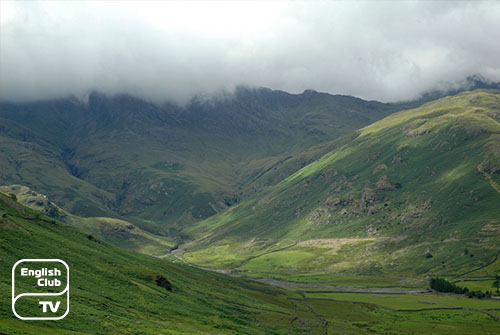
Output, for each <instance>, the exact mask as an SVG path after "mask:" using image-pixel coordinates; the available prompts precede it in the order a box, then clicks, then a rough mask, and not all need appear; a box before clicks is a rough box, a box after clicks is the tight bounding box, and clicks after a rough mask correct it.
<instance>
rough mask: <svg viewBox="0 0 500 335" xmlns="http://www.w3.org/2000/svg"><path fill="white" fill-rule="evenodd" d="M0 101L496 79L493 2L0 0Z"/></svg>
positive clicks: (498, 48)
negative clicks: (94, 93) (238, 87)
mask: <svg viewBox="0 0 500 335" xmlns="http://www.w3.org/2000/svg"><path fill="white" fill-rule="evenodd" d="M0 6H1V8H0V16H1V17H0V18H1V21H0V22H1V26H0V99H2V100H14V101H27V100H37V99H45V98H54V97H60V96H67V95H76V96H78V97H85V96H86V95H87V94H88V93H89V92H90V91H92V90H99V91H103V92H105V93H109V94H113V93H129V94H133V95H137V96H140V97H142V98H145V99H149V100H152V101H156V102H161V101H164V100H171V101H174V102H178V103H183V102H186V101H187V100H188V99H189V98H190V97H192V96H193V95H195V94H200V93H209V94H210V93H215V92H219V91H221V90H231V89H232V88H234V87H235V86H236V85H240V84H244V85H253V86H266V87H270V88H273V89H282V90H286V91H290V92H301V91H303V90H304V89H308V88H312V89H315V90H318V91H326V92H330V93H342V94H351V95H355V96H359V97H362V98H365V99H376V100H382V101H397V100H404V99H411V98H414V97H417V96H418V95H419V94H420V93H422V92H423V91H425V90H429V89H434V88H437V87H440V85H441V86H442V85H446V84H447V83H452V82H456V81H460V80H463V79H464V78H465V77H466V76H467V75H470V74H481V75H483V76H484V77H485V78H487V79H489V80H492V81H500V43H499V41H500V20H499V18H500V2H399V3H398V2H375V1H373V2H347V1H346V2H267V1H260V2H209V1H207V2H181V3H179V2H162V1H151V2H132V1H124V2H118V1H106V2H105V1H95V2H76V1H55V2H35V1H25V2H15V3H14V2H8V1H1V2H0Z"/></svg>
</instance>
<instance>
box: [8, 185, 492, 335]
mask: <svg viewBox="0 0 500 335" xmlns="http://www.w3.org/2000/svg"><path fill="white" fill-rule="evenodd" d="M42 257H43V258H46V257H49V258H50V257H54V258H56V257H57V258H61V259H63V260H65V261H66V262H67V263H68V264H69V266H70V313H69V315H68V316H67V317H66V318H65V319H63V320H61V321H31V322H29V321H21V320H18V319H16V318H15V317H14V316H13V315H12V312H11V311H10V292H11V291H10V290H11V282H10V270H11V267H12V265H13V264H14V263H15V262H16V261H17V260H19V259H21V258H42ZM0 273H2V276H1V277H0V299H1V304H0V332H1V333H5V334H290V333H292V334H300V333H303V332H306V333H310V334H324V331H325V329H326V330H327V332H328V333H329V334H334V333H342V334H367V333H380V334H399V333H406V334H422V333H433V334H449V333H453V334H472V333H474V334H492V333H495V331H496V330H497V329H498V321H496V319H495V318H493V317H491V316H490V315H488V314H486V313H484V312H481V311H477V310H462V309H458V310H444V311H442V310H424V311H417V312H403V311H397V310H389V309H387V308H385V306H381V307H377V306H373V305H370V304H360V303H354V302H350V301H337V300H333V299H331V298H332V297H330V296H328V295H327V294H326V296H318V297H316V296H315V293H312V294H309V293H308V296H307V298H306V297H305V296H304V295H302V294H300V293H299V292H297V293H296V292H293V291H286V290H283V289H278V288H273V287H270V286H267V285H263V284H259V283H256V282H251V281H248V280H243V279H239V278H232V277H228V276H226V275H222V274H217V273H213V272H207V271H203V270H199V269H196V268H191V267H187V266H185V265H179V264H172V263H169V262H165V261H162V260H159V259H155V258H152V257H149V256H145V255H141V254H137V253H134V252H130V251H125V250H123V249H119V248H117V247H114V246H112V245H109V244H106V243H104V242H100V241H98V240H95V239H89V238H88V235H87V234H82V233H80V232H78V231H77V230H75V229H74V228H72V227H69V226H67V225H63V224H61V223H59V222H57V221H55V220H52V219H50V218H47V217H45V216H42V215H40V214H38V213H36V212H34V211H32V210H30V209H28V208H26V207H23V206H21V205H20V204H19V203H17V202H14V201H13V200H11V199H10V198H8V197H6V196H4V195H2V194H0ZM158 275H162V276H165V277H166V278H167V279H168V280H169V281H170V282H171V283H172V284H173V290H172V291H171V292H168V291H166V290H165V289H163V288H161V287H158V286H157V285H156V284H155V282H154V280H155V278H156V276H158ZM328 299H329V300H328ZM342 299H343V300H345V299H351V300H352V301H360V300H363V296H362V295H361V296H356V297H347V298H346V297H342ZM342 299H338V300H342ZM429 299H430V300H434V299H440V298H438V297H426V298H425V300H429ZM445 300H446V301H443V299H441V301H440V303H447V304H451V303H452V304H453V306H458V307H460V306H464V307H465V306H468V305H467V304H469V305H470V302H469V300H468V299H465V298H459V299H458V300H457V299H455V300H453V301H450V299H445ZM382 303H384V304H389V305H390V306H393V307H400V306H407V305H408V304H409V305H410V307H412V306H411V305H412V304H418V302H415V298H414V297H409V299H408V301H401V299H400V298H390V297H388V298H387V299H385V301H383V302H382ZM424 307H425V306H424ZM474 307H477V306H474ZM490 307H491V306H488V308H490ZM493 307H495V306H493Z"/></svg>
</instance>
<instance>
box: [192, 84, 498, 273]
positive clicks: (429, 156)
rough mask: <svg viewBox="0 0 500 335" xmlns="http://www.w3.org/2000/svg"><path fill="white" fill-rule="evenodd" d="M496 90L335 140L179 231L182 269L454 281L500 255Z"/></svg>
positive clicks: (488, 270) (438, 103) (401, 116)
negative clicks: (183, 240) (184, 237)
mask: <svg viewBox="0 0 500 335" xmlns="http://www.w3.org/2000/svg"><path fill="white" fill-rule="evenodd" d="M499 208H500V92H499V91H494V90H479V91H473V92H464V93H461V94H458V95H456V96H451V97H445V98H442V99H440V100H437V101H435V102H431V103H427V104H425V105H423V106H421V107H420V108H417V109H412V110H407V111H403V112H399V113H396V114H393V115H391V116H389V117H387V118H385V119H383V120H381V121H379V122H376V123H374V124H372V125H370V126H367V127H365V128H362V129H360V130H359V131H356V132H355V133H353V134H351V135H348V136H346V137H343V138H342V139H339V140H337V141H336V144H335V148H334V150H332V151H331V152H329V153H327V154H326V155H324V156H323V157H321V158H320V159H318V160H316V161H314V162H313V163H311V164H309V165H307V166H306V167H304V168H303V169H301V170H299V171H297V172H296V173H294V174H293V175H291V176H290V177H288V178H286V179H285V180H283V181H281V182H279V183H278V184H277V185H275V186H272V187H269V188H267V189H266V190H265V191H263V192H262V193H260V194H259V195H258V196H255V197H253V198H251V199H248V200H246V201H243V202H242V203H240V204H238V205H237V206H233V207H231V208H229V209H228V210H226V211H224V212H222V213H219V214H217V215H215V216H213V217H211V218H209V219H207V220H205V221H202V222H200V223H198V224H196V225H193V226H192V227H190V228H188V229H186V230H185V233H186V234H190V235H191V237H192V239H193V240H192V242H191V243H188V244H185V245H183V246H182V248H183V249H184V250H187V251H186V252H185V253H184V255H183V256H182V257H183V259H184V260H185V261H187V262H192V263H196V264H199V265H203V266H207V267H212V268H226V269H233V270H236V271H238V272H242V273H245V274H247V275H249V276H252V275H255V276H274V277H278V278H279V277H283V278H288V279H290V278H295V279H296V280H300V279H301V276H302V277H304V278H306V277H307V276H310V275H312V274H315V275H318V276H326V277H324V278H328V275H329V274H336V275H342V274H363V275H372V276H390V275H393V274H397V275H403V276H404V275H407V276H415V275H416V276H423V275H428V274H442V275H450V276H451V275H460V274H463V273H465V272H468V271H470V270H474V269H476V268H478V269H479V268H481V269H482V274H483V275H486V276H492V275H493V271H494V270H499V269H500V267H499V265H498V264H499V263H498V262H494V263H493V264H491V265H489V264H490V263H491V262H492V261H493V260H494V259H495V255H496V254H497V253H498V251H499V250H500V211H499Z"/></svg>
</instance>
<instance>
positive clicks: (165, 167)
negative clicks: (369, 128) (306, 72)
mask: <svg viewBox="0 0 500 335" xmlns="http://www.w3.org/2000/svg"><path fill="white" fill-rule="evenodd" d="M397 110H398V106H397V105H392V104H383V103H379V102H372V101H364V100H361V99H357V98H354V97H349V96H339V95H330V94H326V93H318V92H315V91H306V92H304V93H302V94H289V93H286V92H282V91H273V90H270V89H250V88H243V87H241V88H238V89H237V90H236V92H235V93H234V95H231V96H225V97H213V98H201V97H197V98H194V99H193V100H192V101H191V102H190V103H189V104H188V105H186V106H183V107H180V106H175V105H171V104H163V105H155V104H152V103H149V102H147V101H143V100H140V99H137V98H134V97H131V96H128V95H117V96H110V97H108V96H105V95H102V94H99V93H92V94H91V95H90V97H89V99H88V101H87V102H82V101H79V100H77V99H74V98H67V99H56V100H49V101H40V102H32V103H24V104H12V103H0V165H1V166H2V171H0V185H12V184H20V185H25V186H28V187H30V188H31V189H33V190H35V191H36V192H39V193H42V194H45V195H47V196H48V197H49V198H50V199H51V200H52V201H54V202H55V203H56V204H57V205H58V206H60V207H62V208H64V209H65V210H67V211H69V212H70V213H72V214H75V215H79V216H84V217H115V218H125V219H126V220H128V221H132V222H133V223H134V224H136V225H138V226H140V227H141V228H142V229H144V230H147V231H149V232H151V233H154V234H159V235H169V236H175V237H176V238H177V239H178V240H182V238H183V236H182V234H181V233H180V231H181V230H182V228H183V227H184V226H186V225H189V224H191V223H193V222H196V221H199V220H201V219H204V218H207V217H210V216H211V215H213V214H215V213H217V212H219V211H221V210H223V209H225V208H227V207H229V206H232V205H233V204H235V203H238V202H239V201H241V199H244V198H246V197H248V196H249V195H250V194H254V193H256V192H258V191H260V190H261V189H262V188H263V187H265V186H267V185H271V184H273V183H276V182H278V181H280V180H282V179H284V178H286V177H287V176H289V175H290V174H291V173H293V172H295V171H297V170H298V169H300V168H301V167H303V166H305V165H306V164H308V163H310V162H311V161H312V160H314V159H316V158H318V157H320V156H321V155H322V154H324V153H326V152H328V151H329V149H330V148H329V147H328V143H329V142H330V141H331V140H333V139H336V138H338V137H340V136H343V135H345V134H347V133H349V132H350V131H353V130H355V129H358V128H360V127H363V126H366V125H368V124H370V123H372V122H374V121H376V120H379V119H381V118H383V117H384V116H386V115H388V114H390V113H393V112H395V111H397Z"/></svg>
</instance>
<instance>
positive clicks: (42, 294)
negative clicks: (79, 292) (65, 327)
mask: <svg viewBox="0 0 500 335" xmlns="http://www.w3.org/2000/svg"><path fill="white" fill-rule="evenodd" d="M40 262H45V263H51V262H52V263H60V264H62V265H64V267H65V268H66V287H65V288H64V289H63V290H62V291H61V292H58V293H33V292H32V293H29V292H24V293H20V294H18V295H16V285H15V280H16V278H15V277H16V275H15V274H16V269H17V267H18V266H19V265H20V264H22V263H40ZM63 295H66V311H65V312H64V314H63V315H61V316H57V317H50V316H49V317H39V316H36V317H35V316H31V317H30V316H21V315H19V314H18V313H17V312H16V307H15V305H16V301H17V300H18V299H19V298H21V297H26V296H49V297H57V296H63ZM40 303H42V304H43V305H44V306H43V307H44V312H45V310H46V307H47V306H49V308H50V310H51V311H53V308H54V306H53V304H51V303H49V302H46V301H42V302H40ZM59 305H60V304H59V303H56V307H55V308H56V310H57V308H58V307H59ZM12 312H13V313H14V315H15V316H16V317H17V318H18V319H20V320H61V319H64V318H65V317H66V315H68V313H69V266H68V264H67V263H66V262H65V261H63V260H61V259H55V258H39V259H38V258H36V259H32V258H26V259H21V260H19V261H17V262H16V263H15V264H14V266H13V267H12Z"/></svg>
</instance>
